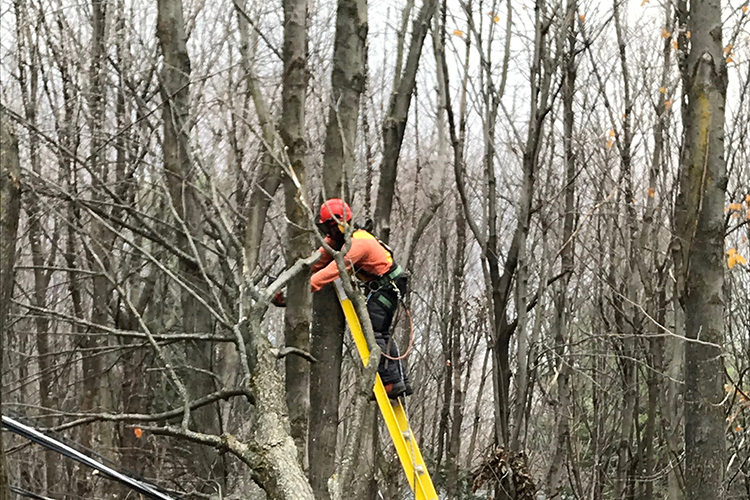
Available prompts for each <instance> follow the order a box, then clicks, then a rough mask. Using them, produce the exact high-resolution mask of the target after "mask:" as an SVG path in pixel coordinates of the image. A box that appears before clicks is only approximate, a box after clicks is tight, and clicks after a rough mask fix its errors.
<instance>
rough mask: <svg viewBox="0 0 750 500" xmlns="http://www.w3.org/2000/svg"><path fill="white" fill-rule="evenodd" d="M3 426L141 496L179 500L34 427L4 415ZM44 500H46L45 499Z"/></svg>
mask: <svg viewBox="0 0 750 500" xmlns="http://www.w3.org/2000/svg"><path fill="white" fill-rule="evenodd" d="M2 425H3V427H5V428H6V429H8V430H9V431H10V432H13V433H14V434H17V435H19V436H21V437H24V438H26V439H28V440H29V441H32V442H34V443H37V444H40V445H42V446H44V447H45V448H48V449H50V450H52V451H55V452H57V453H60V454H61V455H63V456H65V457H68V458H70V459H72V460H75V461H76V462H79V463H81V464H83V465H86V466H88V467H91V468H92V469H95V470H97V471H99V472H101V473H102V475H104V476H106V477H108V478H110V479H113V480H115V481H118V482H120V483H122V484H124V485H126V486H128V487H130V488H131V489H133V490H135V491H137V492H138V493H140V494H141V495H143V496H145V497H147V498H150V499H152V500H179V499H178V498H177V497H173V496H170V495H169V494H167V493H166V492H165V491H164V490H163V489H162V488H159V487H158V486H154V485H152V484H149V483H146V482H145V481H140V480H138V479H134V478H132V477H130V476H128V475H127V474H124V473H122V472H120V471H118V470H116V469H114V468H113V467H109V466H107V465H105V464H103V463H101V462H99V461H97V460H94V459H93V458H91V457H89V456H87V455H85V454H84V453H82V452H80V451H78V450H76V449H74V448H73V447H71V446H68V445H66V444H64V443H62V442H60V441H59V440H57V439H54V438H52V437H50V436H48V435H46V434H44V433H42V432H40V431H38V430H37V429H35V428H34V427H33V426H29V425H25V424H22V423H20V422H18V421H16V420H14V419H12V418H10V417H7V416H5V415H3V417H2ZM40 498H41V497H40ZM42 500H46V499H43V498H42Z"/></svg>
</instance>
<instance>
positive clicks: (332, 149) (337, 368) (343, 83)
mask: <svg viewBox="0 0 750 500" xmlns="http://www.w3.org/2000/svg"><path fill="white" fill-rule="evenodd" d="M366 41H367V2H366V1H365V0H339V2H338V10H337V13H336V37H335V40H334V48H333V71H332V73H331V91H332V94H331V104H330V107H329V112H328V124H327V127H326V137H325V148H324V153H323V194H324V198H325V199H328V198H333V197H341V198H344V199H348V193H347V189H346V182H347V179H350V178H351V172H352V170H353V167H354V159H355V158H354V149H355V144H356V138H357V120H358V119H359V108H360V98H361V95H362V91H363V90H364V84H365V57H366V54H365V50H366ZM313 311H314V313H313V323H312V340H311V342H312V346H311V352H312V354H313V356H315V358H316V359H318V360H320V362H319V363H315V364H313V365H312V366H311V367H310V372H311V373H310V413H311V415H315V416H316V418H314V419H311V421H310V445H309V448H310V450H309V455H310V482H311V483H312V487H313V491H315V495H316V497H317V498H321V499H322V498H328V495H329V492H328V479H329V478H330V477H331V475H332V474H333V473H334V470H335V466H336V462H335V460H336V453H335V450H336V437H337V433H338V407H339V384H340V382H341V360H342V347H343V335H344V331H345V324H344V314H343V311H342V310H341V306H340V305H339V301H338V298H337V297H336V293H335V291H334V289H333V287H326V288H325V289H323V290H321V291H320V292H318V293H316V294H315V296H314V297H313Z"/></svg>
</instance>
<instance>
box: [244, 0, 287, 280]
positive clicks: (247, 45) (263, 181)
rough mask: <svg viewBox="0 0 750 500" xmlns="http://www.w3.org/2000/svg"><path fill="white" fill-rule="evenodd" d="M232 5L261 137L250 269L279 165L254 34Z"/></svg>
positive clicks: (249, 229)
mask: <svg viewBox="0 0 750 500" xmlns="http://www.w3.org/2000/svg"><path fill="white" fill-rule="evenodd" d="M235 8H236V10H237V26H238V28H239V32H240V57H241V63H242V68H243V70H244V71H245V86H246V92H247V93H248V94H249V97H250V98H251V99H252V101H253V106H254V107H255V114H256V115H257V117H258V122H259V124H260V128H261V132H262V134H261V135H262V139H263V145H262V150H263V154H262V155H261V161H260V162H261V164H260V167H259V169H258V173H257V175H256V178H255V182H254V183H253V187H252V189H251V192H250V199H249V201H248V204H247V210H246V213H247V224H246V227H245V244H244V248H245V266H246V267H247V269H249V270H250V271H251V272H252V271H253V270H254V269H255V267H256V266H257V265H258V256H259V252H260V244H261V240H262V238H263V228H264V226H265V223H266V214H267V213H268V209H269V207H270V206H271V201H272V200H273V195H274V194H275V193H276V191H277V190H278V188H279V186H280V185H281V176H282V169H281V167H280V165H278V163H277V162H276V160H275V159H274V157H273V155H274V153H275V151H274V149H275V147H276V124H275V122H274V120H273V117H272V116H271V112H270V110H269V108H268V102H266V99H265V97H264V96H263V93H262V91H261V89H260V85H259V83H258V77H257V75H256V72H255V68H254V62H255V61H254V60H255V53H256V50H255V45H256V42H255V38H257V37H254V38H251V36H250V34H249V30H248V20H247V19H246V18H245V16H247V15H249V14H248V13H247V12H246V11H245V1H244V0H237V1H236V2H235Z"/></svg>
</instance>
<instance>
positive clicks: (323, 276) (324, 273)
mask: <svg viewBox="0 0 750 500" xmlns="http://www.w3.org/2000/svg"><path fill="white" fill-rule="evenodd" d="M325 255H328V254H327V252H326V254H324V256H325ZM366 255H367V246H366V245H364V244H363V242H362V241H361V240H359V241H358V240H355V239H353V240H352V246H351V247H350V248H349V252H347V254H346V255H345V256H344V264H346V268H347V269H351V268H352V265H357V263H358V262H359V261H360V260H362V258H363V257H365V256H366ZM321 260H322V259H321ZM328 260H329V262H328V264H327V265H326V266H325V267H323V268H322V269H320V270H318V271H317V272H315V273H314V274H313V275H312V278H310V286H311V288H312V291H313V292H317V291H318V290H320V289H321V288H323V287H324V286H326V285H327V284H328V283H333V282H334V281H336V278H338V277H339V269H338V267H337V266H336V262H335V261H333V258H332V257H331V256H330V255H328ZM318 263H320V261H318ZM313 270H314V268H313Z"/></svg>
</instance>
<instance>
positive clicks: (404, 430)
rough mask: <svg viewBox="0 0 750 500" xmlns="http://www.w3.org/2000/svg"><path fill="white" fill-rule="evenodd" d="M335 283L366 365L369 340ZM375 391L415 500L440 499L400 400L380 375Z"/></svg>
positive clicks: (344, 294) (350, 304)
mask: <svg viewBox="0 0 750 500" xmlns="http://www.w3.org/2000/svg"><path fill="white" fill-rule="evenodd" d="M334 284H335V286H336V293H337V294H338V297H339V302H340V303H341V309H343V310H344V316H345V317H346V322H347V323H348V324H349V330H350V331H351V332H352V337H354V343H355V344H356V346H357V351H359V356H360V357H361V358H362V363H364V364H365V366H366V365H367V363H368V361H369V359H370V350H369V349H368V348H367V341H366V340H365V335H364V333H363V332H362V325H360V323H359V317H358V316H357V313H356V311H355V310H354V304H352V301H351V299H350V298H349V297H347V295H346V292H345V291H344V286H343V284H342V283H341V278H339V279H337V280H336V281H335V283H334ZM374 391H375V399H376V400H377V402H378V406H379V407H380V413H381V414H382V415H383V420H385V425H386V427H388V432H389V433H390V434H391V439H392V440H393V445H394V446H395V448H396V453H397V454H398V459H399V460H400V461H401V465H402V466H403V468H404V473H405V474H406V479H407V480H408V481H409V486H410V487H411V490H412V491H413V492H414V497H415V498H416V500H438V496H437V492H436V491H435V487H434V486H433V485H432V479H431V478H430V473H429V472H427V466H426V465H425V463H424V460H423V459H422V453H421V452H420V451H419V446H418V445H417V440H416V439H415V438H414V433H413V432H412V431H411V428H410V427H409V420H408V419H407V417H406V411H405V410H404V407H403V404H402V401H401V398H399V399H397V400H394V401H392V400H390V399H388V395H387V394H386V392H385V387H384V386H383V382H382V381H381V380H380V375H376V376H375V388H374Z"/></svg>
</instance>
